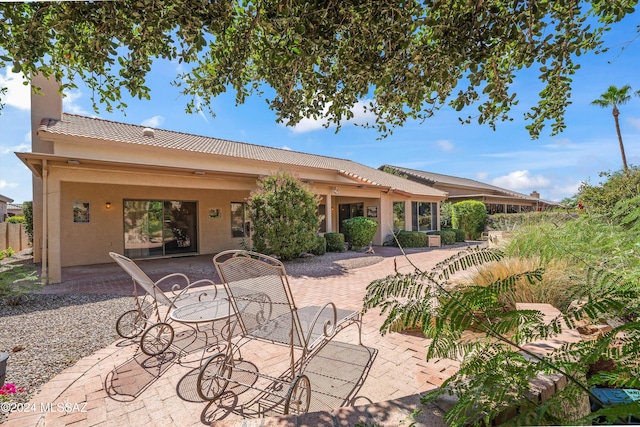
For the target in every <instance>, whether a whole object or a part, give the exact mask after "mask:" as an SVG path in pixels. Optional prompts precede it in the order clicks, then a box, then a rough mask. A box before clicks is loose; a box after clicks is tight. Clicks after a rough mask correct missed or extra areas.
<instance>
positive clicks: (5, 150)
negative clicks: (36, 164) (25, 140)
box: [0, 143, 31, 155]
mask: <svg viewBox="0 0 640 427" xmlns="http://www.w3.org/2000/svg"><path fill="white" fill-rule="evenodd" d="M15 151H31V143H29V144H18V145H14V146H13V147H4V146H0V155H5V154H11V153H13V152H15Z"/></svg>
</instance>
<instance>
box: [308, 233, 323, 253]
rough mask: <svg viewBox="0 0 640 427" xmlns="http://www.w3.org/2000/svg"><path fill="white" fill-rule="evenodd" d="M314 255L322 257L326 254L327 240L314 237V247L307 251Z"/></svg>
mask: <svg viewBox="0 0 640 427" xmlns="http://www.w3.org/2000/svg"><path fill="white" fill-rule="evenodd" d="M309 252H311V253H312V254H314V255H324V254H326V253H327V239H325V238H324V237H322V236H316V245H315V246H314V247H313V248H311V250H309Z"/></svg>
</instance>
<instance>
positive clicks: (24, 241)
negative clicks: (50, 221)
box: [0, 222, 29, 252]
mask: <svg viewBox="0 0 640 427" xmlns="http://www.w3.org/2000/svg"><path fill="white" fill-rule="evenodd" d="M7 248H12V249H13V250H14V251H16V252H19V251H22V250H25V249H27V248H29V236H28V235H27V233H26V231H25V229H24V224H13V223H10V222H0V251H3V250H5V249H7Z"/></svg>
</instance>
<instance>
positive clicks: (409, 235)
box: [396, 230, 427, 248]
mask: <svg viewBox="0 0 640 427" xmlns="http://www.w3.org/2000/svg"><path fill="white" fill-rule="evenodd" d="M396 237H397V238H398V243H399V244H400V246H401V247H403V248H425V247H427V235H426V234H424V233H421V232H420V231H406V230H402V231H399V232H398V235H397V236H396Z"/></svg>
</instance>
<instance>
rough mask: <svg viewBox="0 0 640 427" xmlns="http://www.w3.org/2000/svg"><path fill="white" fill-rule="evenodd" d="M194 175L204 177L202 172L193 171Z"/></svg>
mask: <svg viewBox="0 0 640 427" xmlns="http://www.w3.org/2000/svg"><path fill="white" fill-rule="evenodd" d="M193 174H194V175H204V171H193Z"/></svg>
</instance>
